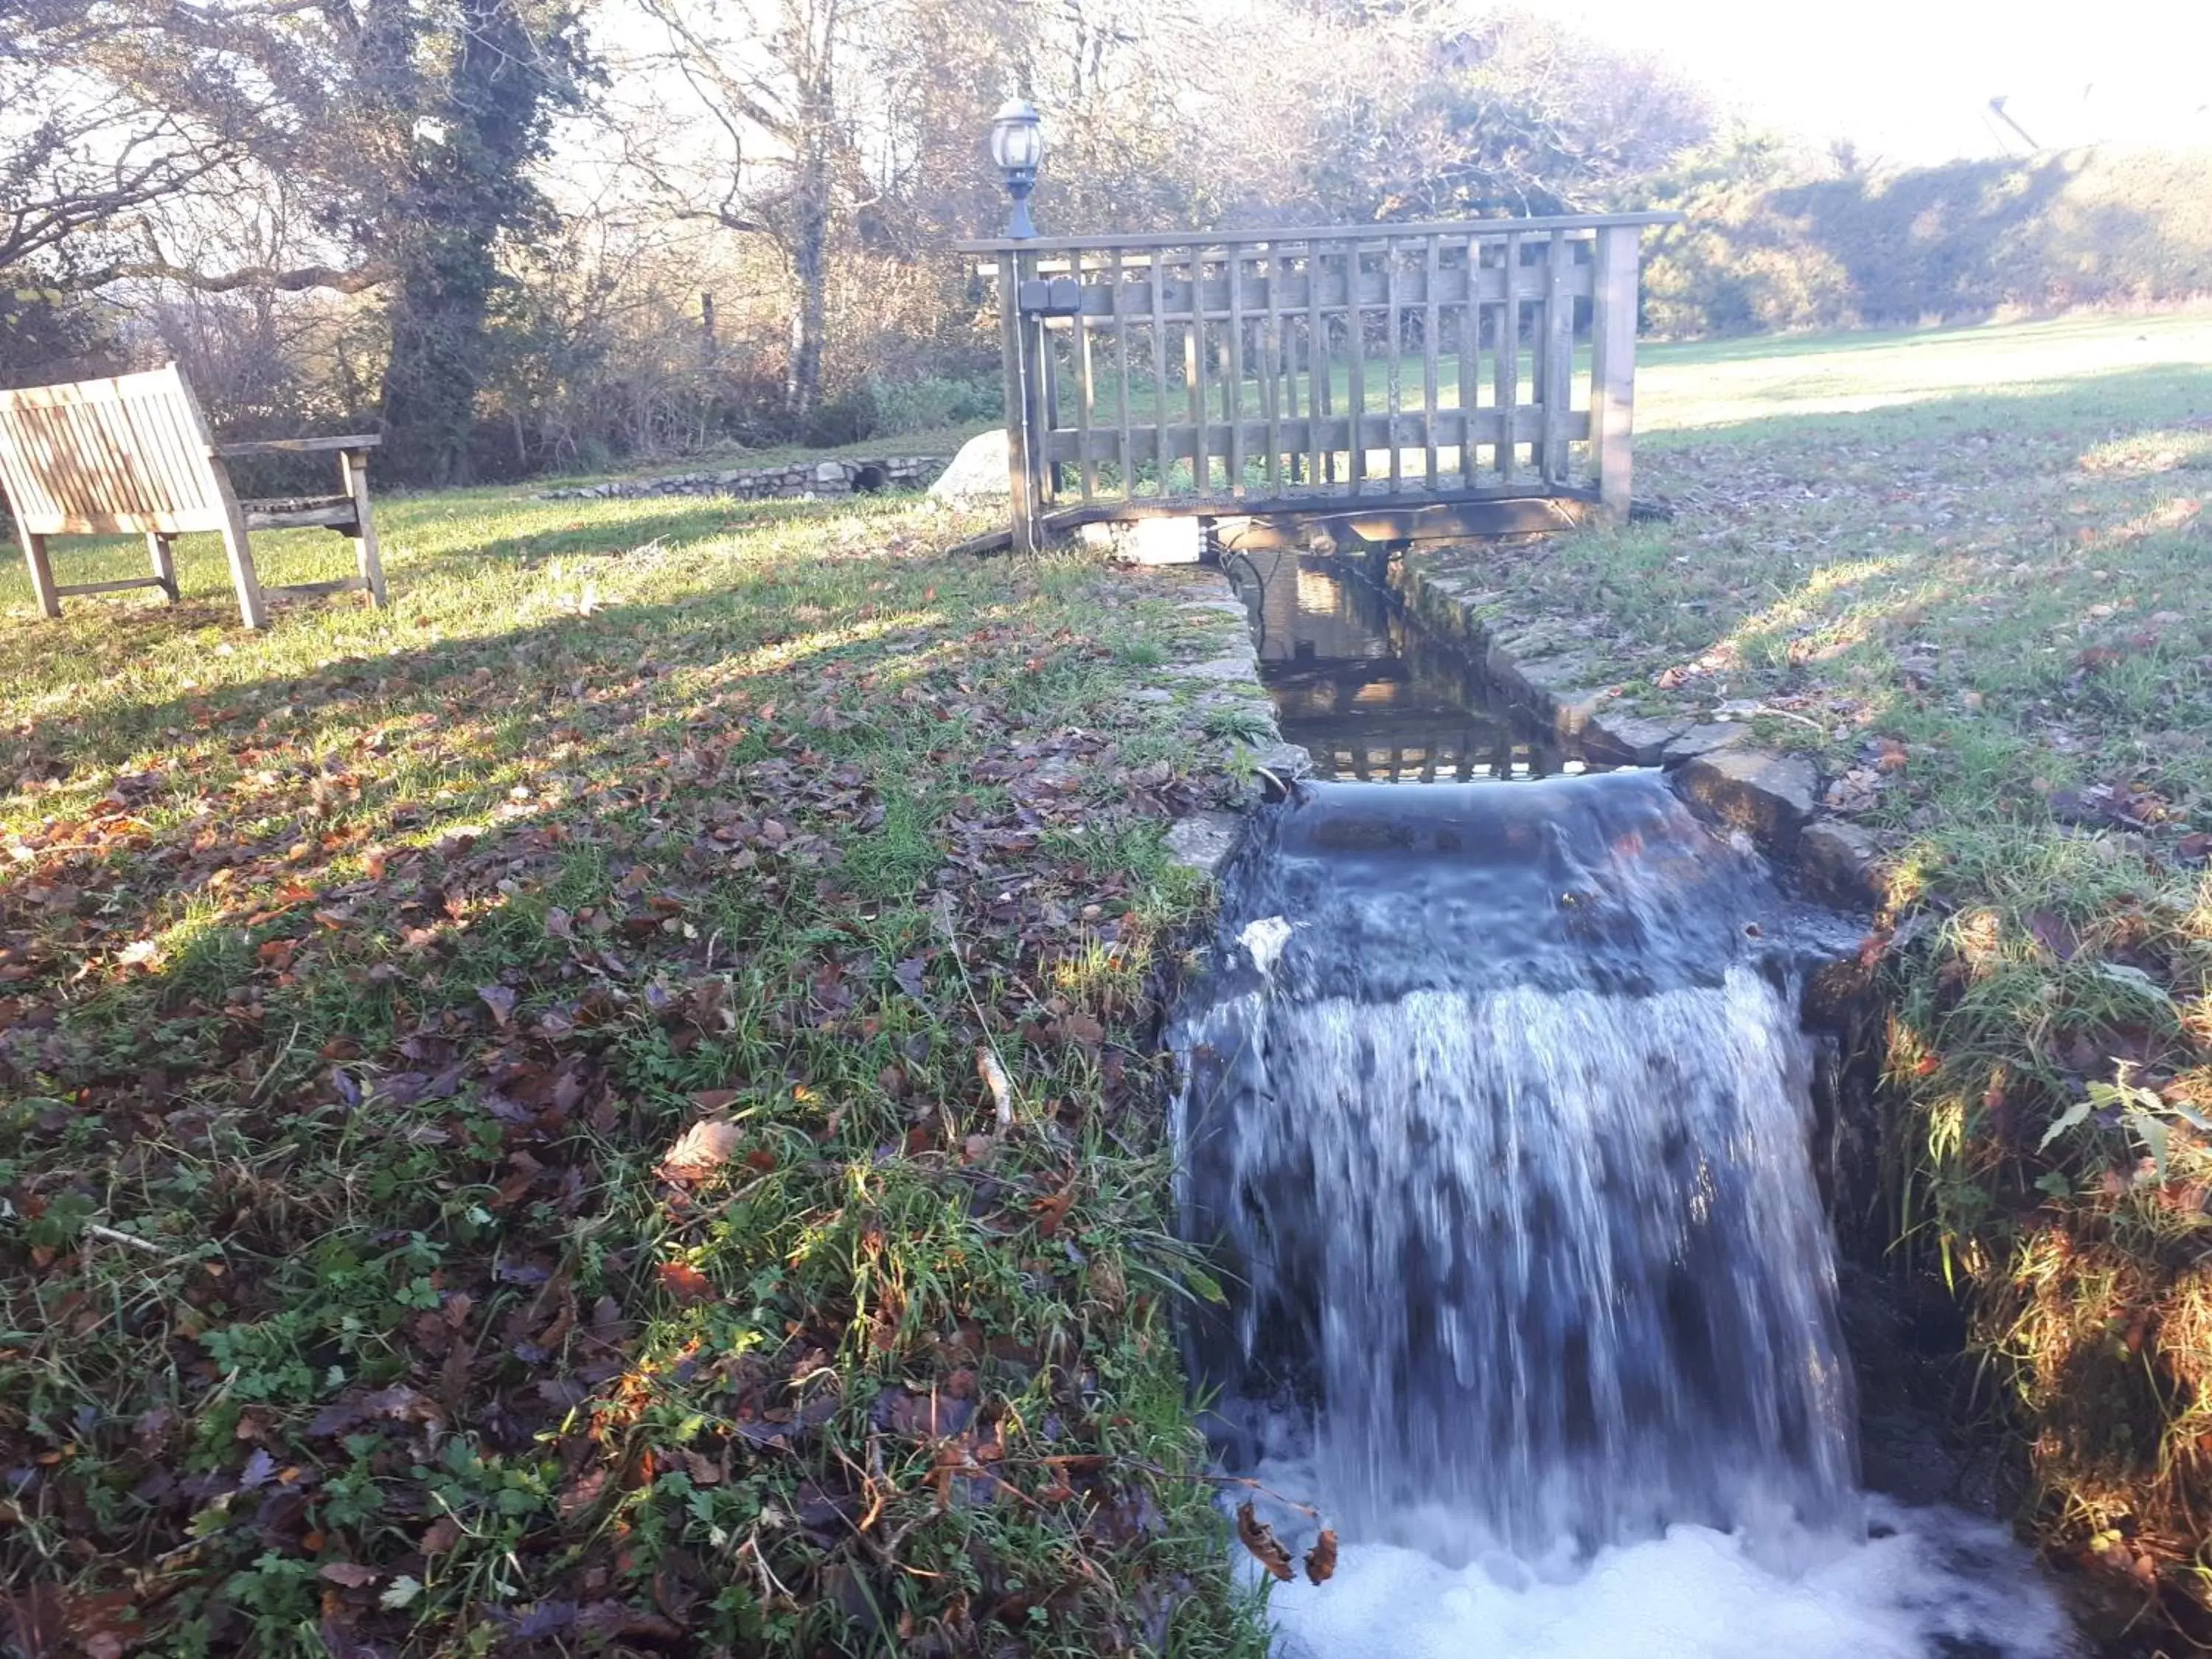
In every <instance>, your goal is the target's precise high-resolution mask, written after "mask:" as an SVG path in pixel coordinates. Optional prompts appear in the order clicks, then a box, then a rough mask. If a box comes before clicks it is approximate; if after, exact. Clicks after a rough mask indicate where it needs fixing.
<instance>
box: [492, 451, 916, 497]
mask: <svg viewBox="0 0 2212 1659" xmlns="http://www.w3.org/2000/svg"><path fill="white" fill-rule="evenodd" d="M946 465H949V461H948V458H947V457H945V456H943V455H878V456H866V455H860V456H853V457H850V458H845V457H838V458H836V459H829V460H820V461H790V462H787V463H786V464H784V465H781V466H750V467H738V468H734V469H730V470H726V471H710V472H674V473H670V474H668V475H666V476H665V477H658V478H614V479H611V480H609V481H608V482H607V483H595V484H576V485H574V486H572V487H570V488H568V489H547V490H542V491H540V492H539V493H538V495H534V496H532V498H531V499H532V500H533V501H635V500H641V499H643V498H645V497H647V496H652V495H729V496H733V497H735V498H736V499H737V500H738V501H770V500H775V499H777V498H779V497H781V498H792V497H796V498H798V499H800V500H811V499H814V498H816V497H818V496H823V495H866V494H869V493H872V492H873V491H875V490H878V489H922V488H923V487H924V486H926V485H927V484H928V483H930V482H931V481H932V480H933V479H934V478H935V477H937V475H938V474H939V473H940V472H942V471H945V467H946Z"/></svg>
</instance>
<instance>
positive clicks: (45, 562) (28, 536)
mask: <svg viewBox="0 0 2212 1659" xmlns="http://www.w3.org/2000/svg"><path fill="white" fill-rule="evenodd" d="M21 535H22V539H23V562H25V563H26V564H27V565H29V566H30V567H31V591H32V592H34V593H36V594H37V595H38V596H39V609H40V610H41V611H45V612H46V615H48V616H49V617H58V616H60V615H61V614H62V596H61V595H60V594H59V593H58V592H55V591H54V564H53V561H52V559H50V558H48V557H47V556H46V538H45V537H44V536H34V535H33V534H32V533H31V532H29V531H27V530H26V531H24V532H21Z"/></svg>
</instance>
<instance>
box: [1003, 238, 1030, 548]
mask: <svg viewBox="0 0 2212 1659" xmlns="http://www.w3.org/2000/svg"><path fill="white" fill-rule="evenodd" d="M1021 290H1022V256H1021V255H1020V254H1019V253H1018V252H1015V251H1014V250H1012V249H1007V250H1006V251H1004V252H1000V255H999V352H1000V358H1001V360H1002V361H1003V362H1004V363H1005V366H1006V493H1007V494H1008V495H1009V496H1011V497H1012V506H1013V532H1014V551H1015V552H1017V553H1034V552H1036V550H1037V518H1036V497H1035V495H1033V494H1032V493H1031V491H1030V375H1029V362H1028V358H1029V353H1028V344H1029V343H1028V341H1027V340H1026V339H1024V337H1023V333H1024V331H1023V327H1022V294H1021Z"/></svg>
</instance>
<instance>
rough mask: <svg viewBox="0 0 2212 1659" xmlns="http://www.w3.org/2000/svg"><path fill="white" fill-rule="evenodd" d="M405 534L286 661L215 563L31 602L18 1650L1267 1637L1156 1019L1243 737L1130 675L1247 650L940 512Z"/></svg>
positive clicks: (308, 554) (630, 512)
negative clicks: (376, 588) (1208, 1379)
mask: <svg viewBox="0 0 2212 1659" xmlns="http://www.w3.org/2000/svg"><path fill="white" fill-rule="evenodd" d="M380 527H381V529H382V531H383V534H384V539H385V545H386V562H387V565H388V567H389V569H390V574H391V579H392V591H393V594H394V602H393V605H392V609H391V610H390V611H386V612H383V613H378V612H374V611H367V610H363V609H360V608H356V605H355V604H354V603H353V602H352V601H351V600H340V601H333V602H330V603H325V604H317V605H309V606H305V607H300V608H288V609H286V610H284V611H282V612H280V618H279V621H278V623H277V624H276V627H275V628H274V629H272V630H271V631H270V632H269V633H268V634H266V635H260V636H256V635H248V634H246V633H243V632H241V631H240V630H239V629H237V628H236V626H235V611H234V608H233V605H232V601H231V598H230V594H229V591H228V586H227V583H226V580H225V578H224V574H223V569H222V560H221V556H220V554H219V552H218V551H217V550H216V548H215V546H214V545H213V544H212V543H211V542H210V541H208V540H207V539H206V538H192V539H190V540H187V541H186V542H185V543H184V544H182V546H181V549H180V564H181V568H182V574H183V579H184V585H185V590H186V603H185V605H183V606H182V607H181V608H180V609H179V610H174V611H171V610H167V609H165V608H163V607H161V605H158V604H156V603H149V602H142V600H141V599H140V598H139V597H138V596H131V597H128V598H124V599H90V600H84V599H80V600H76V601H72V602H70V603H69V605H68V609H67V612H66V615H65V617H64V620H63V621H62V622H60V623H43V622H39V621H36V620H34V619H33V615H32V611H31V605H30V599H29V592H28V587H27V582H26V581H25V580H24V577H23V574H22V572H21V566H20V562H15V563H11V564H10V565H9V567H8V568H7V569H6V570H5V572H4V573H3V574H0V613H4V627H0V661H4V673H0V1481H4V1486H0V1587H4V1589H0V1613H4V1614H5V1615H6V1616H7V1617H9V1618H12V1620H13V1621H14V1625H15V1632H16V1636H17V1639H18V1641H19V1642H20V1643H21V1644H23V1645H25V1646H27V1647H30V1648H32V1649H33V1650H43V1651H55V1652H61V1651H70V1652H79V1651H81V1652H84V1653H87V1654H93V1655H112V1654H119V1653H122V1652H125V1651H145V1652H150V1653H164V1654H180V1655H182V1654H196V1653H207V1652H250V1653H253V1654H257V1655H270V1656H278V1655H290V1654H297V1655H310V1654H312V1655H325V1654H331V1655H340V1656H368V1655H371V1654H377V1655H386V1656H397V1655H401V1654H428V1653H434V1652H435V1653H474V1652H490V1651H497V1652H501V1653H518V1654H520V1653H543V1654H549V1655H550V1654H556V1653H560V1654H569V1653H577V1652H584V1651H592V1652H600V1651H606V1652H641V1651H648V1650H649V1651H659V1652H669V1651H679V1652H695V1653H712V1652H722V1653H743V1654H754V1653H781V1654H793V1655H796V1654H810V1655H811V1654H814V1653H819V1652H823V1651H827V1650H830V1649H832V1648H836V1649H838V1650H850V1651H855V1652H866V1653H884V1654H890V1653H894V1652H896V1653H902V1654H928V1653H945V1654H951V1653H965V1652H989V1653H992V1654H1004V1653H1015V1652H1022V1653H1033V1654H1046V1653H1065V1654H1070V1655H1073V1654H1093V1653H1103V1652H1115V1651H1123V1650H1131V1649H1133V1648H1135V1647H1137V1646H1139V1645H1141V1644H1161V1645H1164V1647H1165V1648H1166V1649H1168V1650H1172V1651H1176V1652H1190V1653H1203V1654H1207V1655H1213V1654H1218V1653H1235V1652H1239V1651H1243V1652H1248V1653H1256V1652H1257V1650H1258V1649H1257V1646H1256V1644H1255V1638H1254V1635H1253V1631H1254V1626H1252V1625H1251V1624H1250V1622H1249V1620H1248V1619H1247V1618H1246V1616H1245V1615H1244V1613H1243V1612H1242V1611H1241V1610H1240V1609H1239V1607H1237V1604H1236V1602H1235V1600H1234V1598H1233V1596H1232V1594H1231V1589H1230V1586H1229V1583H1228V1577H1227V1573H1226V1571H1225V1560H1224V1559H1223V1556H1222V1553H1221V1545H1220V1540H1219V1534H1218V1528H1217V1527H1216V1524H1215V1522H1214V1520H1213V1517H1212V1511H1211V1510H1210V1508H1209V1507H1208V1493H1207V1491H1206V1486H1205V1483H1204V1482H1202V1481H1200V1480H1193V1479H1191V1478H1189V1477H1190V1475H1191V1474H1192V1472H1193V1471H1194V1468H1196V1467H1197V1462H1198V1459H1199V1458H1200V1455H1201V1453H1202V1448H1201V1447H1200V1443H1198V1442H1197V1440H1196V1439H1195V1437H1194V1435H1193V1433H1192V1431H1191V1427H1190V1423H1189V1418H1188V1408H1187V1406H1186V1403H1185V1400H1184V1394H1183V1381H1182V1370H1181V1366H1180V1364H1179V1362H1178V1360H1177V1358H1176V1352H1175V1349H1174V1345H1173V1341H1172V1339H1171V1335H1170V1328H1169V1323H1168V1318H1167V1314H1168V1307H1167V1304H1168V1302H1169V1300H1170V1297H1171V1295H1173V1294H1175V1293H1176V1292H1175V1291H1173V1289H1172V1285H1174V1284H1175V1283H1176V1282H1177V1281H1178V1280H1179V1279H1180V1278H1181V1268H1182V1262H1181V1258H1180V1255H1179V1252H1178V1249H1177V1247H1176V1245H1175V1243H1173V1241H1172V1240H1171V1238H1170V1237H1169V1235H1168V1232H1167V1227H1168V1217H1167V1215H1166V1213H1165V1208H1166V1203H1167V1193H1168V1179H1167V1173H1166V1167H1165V1157H1164V1150H1163V1147H1162V1144H1161V1129H1162V1121H1163V1111H1162V1109H1163V1082H1164V1079H1163V1076H1162V1073H1161V1066H1160V1062H1159V1060H1158V1058H1157V1056H1156V1055H1155V1054H1154V1053H1153V1050H1152V1043H1151V1041H1150V1031H1151V1024H1150V1023H1151V1021H1152V1018H1154V1008H1155V1006H1156V999H1157V998H1158V996H1159V994H1160V993H1161V991H1162V988H1163V987H1164V985H1165V984H1166V983H1168V982H1169V981H1170V980H1171V979H1172V977H1173V975H1174V974H1175V972H1176V967H1177V955H1178V951H1179V950H1180V941H1181V940H1182V938H1183V937H1184V936H1185V935H1184V930H1185V929H1186V928H1187V927H1188V926H1189V925H1190V924H1191V923H1192V922H1193V921H1194V920H1196V919H1197V913H1198V912H1199V911H1200V909H1202V908H1203V907H1204V904H1205V902H1206V901H1205V896H1204V893H1203V891H1202V890H1201V888H1200V884H1198V883H1197V882H1196V881H1195V879H1194V878H1191V877H1190V876H1188V874H1187V872H1183V871H1182V870H1180V869H1178V868H1176V867H1175V866H1172V865H1170V863H1169V862H1168V861H1167V860H1166V859H1165V857H1164V854H1163V852H1162V849H1161V835H1162V830H1163V828H1164V823H1165V822H1166V817H1167V814H1168V813H1169V812H1170V811H1172V810H1181V809H1184V808H1187V807H1188V806H1190V805H1194V804H1198V803H1200V801H1202V800H1203V799H1205V798H1206V797H1207V796H1209V795H1210V794H1211V793H1214V792H1216V791H1218V790H1220V789H1224V788H1227V787H1231V786H1230V785H1229V784H1228V783H1227V782H1226V781H1225V767H1227V766H1228V765H1230V764H1231V756H1230V752H1229V751H1230V750H1231V749H1233V748H1234V747H1235V744H1234V737H1235V732H1236V729H1237V727H1238V726H1239V722H1238V720H1237V719H1234V718H1225V717H1223V716H1222V715H1221V714H1219V713H1218V711H1217V713H1216V714H1215V715H1214V716H1213V717H1212V721H1211V723H1209V720H1208V718H1207V717H1206V714H1204V713H1203V712H1202V711H1200V710H1198V709H1195V708H1192V707H1191V706H1190V705H1188V704H1184V703H1181V702H1166V703H1159V704H1154V703H1149V702H1137V701H1133V700H1132V699H1130V698H1128V697H1127V696H1126V692H1127V690H1128V689H1129V687H1130V686H1131V684H1133V681H1135V680H1136V679H1138V678H1144V677H1147V676H1149V675H1151V674H1153V673H1157V672H1158V670H1159V665H1164V664H1169V663H1172V662H1174V661H1176V660H1177V659H1182V658H1186V657H1188V658H1194V659H1202V658H1211V657H1213V656H1217V655H1218V654H1219V651H1220V648H1221V641H1222V638H1223V635H1224V633H1225V631H1226V632H1227V633H1228V634H1230V635H1234V634H1235V633H1236V632H1237V629H1238V628H1239V623H1238V620H1237V618H1235V617H1227V618H1225V617H1223V616H1221V615H1220V614H1219V613H1218V611H1206V610H1202V609H1195V610H1194V609H1188V608H1184V607H1183V605H1182V603H1181V601H1182V597H1183V595H1182V588H1181V587H1180V586H1179V585H1178V583H1177V581H1176V580H1175V578H1174V576H1173V574H1172V573H1161V574H1155V575H1154V576H1152V577H1151V578H1148V579H1142V580H1140V579H1139V578H1137V577H1134V576H1131V575H1126V574H1115V573H1112V572H1109V570H1108V569H1106V568H1104V567H1103V566H1100V565H1098V564H1097V563H1096V562H1091V561H1087V560H1085V559H1082V558H1077V557H1066V558H1054V559H1048V560H1044V561H1042V562H1031V563H1013V562H1004V561H1001V562H976V561H974V560H959V561H955V560H948V559H945V558H943V557H940V556H937V555H936V554H935V553H934V551H933V550H934V549H935V548H937V547H939V546H942V545H945V544H949V543H950V542H951V541H952V540H954V539H956V538H957V535H958V534H959V533H961V532H962V531H963V528H966V529H972V528H973V527H974V526H961V525H959V524H957V523H955V522H953V521H951V520H947V519H945V518H944V517H942V516H940V515H939V514H937V513H934V512H933V510H932V509H931V508H929V507H927V506H925V505H922V504H920V503H916V502H907V503H900V502H880V503H860V504H855V505H848V506H831V505H829V504H814V505H807V504H793V503H749V504H744V505H733V504H732V503H729V502H726V501H723V502H715V501H690V500H686V501H605V502H591V503H585V504H577V503H538V502H530V501H525V500H522V499H520V497H519V496H517V495H498V494H494V493H489V492H483V493H475V494H457V495H436V496H422V497H416V498H413V499H406V498H398V499H394V500H392V501H388V502H386V504H385V505H384V506H383V507H381V508H380ZM262 545H263V550H264V562H265V566H266V571H265V574H267V575H268V576H269V577H270V579H271V580H278V581H286V580H309V579H314V578H318V577H325V576H332V575H337V574H343V571H344V569H345V568H346V563H347V560H348V558H349V553H348V550H347V548H346V545H345V544H343V542H341V541H339V540H338V539H337V538H335V537H320V538H314V537H309V536H305V535H297V536H294V537H291V538H262ZM7 551H9V553H10V554H12V552H13V550H12V549H9V550H7ZM141 556H142V555H140V554H139V553H138V552H137V550H136V549H134V548H120V547H118V548H108V549H105V550H102V549H93V550H83V549H82V544H65V545H64V548H63V549H62V550H60V552H59V553H58V558H59V559H60V560H61V561H62V562H63V563H64V567H65V571H66V573H67V574H64V580H72V579H76V580H82V579H83V578H84V577H85V576H86V575H88V574H100V575H114V574H131V573H132V572H133V571H134V570H135V568H136V563H137V560H138V558H140V557H141ZM1199 1282H1200V1283H1202V1282H1203V1280H1202V1279H1200V1281H1199ZM42 1644H43V1645H42Z"/></svg>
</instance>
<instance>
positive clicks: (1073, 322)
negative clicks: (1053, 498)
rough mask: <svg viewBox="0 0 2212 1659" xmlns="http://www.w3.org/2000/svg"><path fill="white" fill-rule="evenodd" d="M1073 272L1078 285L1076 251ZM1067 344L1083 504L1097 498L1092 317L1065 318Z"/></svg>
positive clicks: (1079, 271) (1079, 274)
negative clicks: (1072, 366) (1071, 364)
mask: <svg viewBox="0 0 2212 1659" xmlns="http://www.w3.org/2000/svg"><path fill="white" fill-rule="evenodd" d="M1068 263H1069V264H1070V265H1071V266H1072V267H1073V270H1074V272H1075V281H1076V284H1077V287H1078V288H1079V289H1080V287H1081V285H1082V283H1083V256H1082V255H1081V254H1080V253H1079V254H1076V255H1075V256H1074V257H1073V258H1071V259H1070V260H1069V261H1068ZM1067 326H1068V331H1069V332H1068V344H1069V346H1070V347H1071V348H1072V349H1073V354H1074V357H1075V428H1076V431H1077V433H1078V434H1079V438H1078V442H1079V444H1080V445H1081V447H1082V449H1083V458H1082V459H1081V460H1079V461H1078V462H1077V463H1076V469H1075V471H1076V477H1077V479H1078V480H1079V483H1080V484H1081V486H1082V489H1083V504H1084V505H1085V507H1088V506H1090V505H1091V502H1092V501H1096V500H1097V497H1098V458H1097V456H1096V455H1094V454H1092V453H1091V405H1092V404H1094V403H1096V402H1097V398H1098V383H1097V380H1096V379H1095V378H1094V377H1093V375H1092V372H1091V319H1089V318H1088V317H1085V316H1082V315H1080V314H1078V315H1076V316H1074V317H1071V318H1070V319H1068V323H1067Z"/></svg>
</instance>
